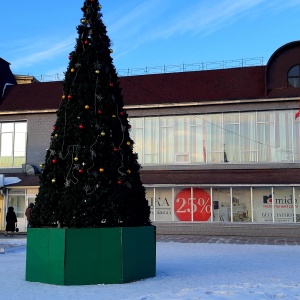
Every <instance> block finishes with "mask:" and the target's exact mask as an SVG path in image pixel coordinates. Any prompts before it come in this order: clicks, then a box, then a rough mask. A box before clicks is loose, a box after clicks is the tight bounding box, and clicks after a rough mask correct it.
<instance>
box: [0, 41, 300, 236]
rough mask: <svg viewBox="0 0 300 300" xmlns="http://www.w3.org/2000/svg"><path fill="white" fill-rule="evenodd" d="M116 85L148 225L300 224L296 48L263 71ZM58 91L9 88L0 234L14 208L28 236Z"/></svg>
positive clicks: (299, 60) (0, 160)
mask: <svg viewBox="0 0 300 300" xmlns="http://www.w3.org/2000/svg"><path fill="white" fill-rule="evenodd" d="M7 66H8V65H7ZM120 83H121V86H122V89H123V95H124V102H125V109H126V110H127V112H128V114H129V117H130V124H131V126H132V130H131V135H132V138H133V140H134V141H135V148H134V150H135V151H136V152H137V153H138V157H139V162H140V163H141V165H142V169H141V179H142V181H143V183H144V185H145V187H146V191H147V199H148V202H149V205H150V206H151V219H152V220H153V221H159V222H243V223H244V222H250V223H278V222H280V223H282V222H285V223H297V222H300V207H299V202H300V170H299V166H300V139H299V133H300V117H299V118H298V117H297V116H298V115H297V113H298V111H299V100H300V98H299V97H300V41H295V42H291V43H289V44H286V45H283V46H282V47H280V48H279V49H277V50H276V51H275V52H274V54H273V55H272V56H271V57H270V59H269V61H268V63H267V64H266V65H261V66H248V67H240V68H227V69H218V70H203V71H194V72H180V73H164V74H153V75H138V76H125V77H120ZM61 93H62V82H59V81H57V82H43V83H41V82H33V83H30V84H14V85H8V86H7V87H6V89H5V91H4V93H3V96H2V100H1V104H0V126H1V131H0V134H1V140H0V167H1V172H0V173H2V174H3V175H4V177H5V178H6V179H7V181H6V183H7V184H3V187H2V188H1V195H2V198H0V199H2V200H0V209H1V218H2V219H0V222H1V223H0V224H1V226H2V228H3V227H4V225H5V220H4V216H5V212H6V210H7V207H8V206H14V207H15V210H16V212H17V216H18V219H19V224H18V225H19V227H20V228H21V229H22V230H26V222H25V218H24V211H25V208H26V206H27V205H28V204H29V203H30V202H34V198H35V195H36V193H37V192H38V172H39V171H40V166H42V164H43V160H44V155H45V153H46V149H47V147H48V145H49V142H50V134H51V132H52V127H53V124H54V122H55V120H56V110H57V108H58V107H59V103H60V101H62V100H61ZM8 145H9V146H8ZM15 178H18V179H19V180H15ZM16 181H17V182H16Z"/></svg>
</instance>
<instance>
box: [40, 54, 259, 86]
mask: <svg viewBox="0 0 300 300" xmlns="http://www.w3.org/2000/svg"><path fill="white" fill-rule="evenodd" d="M253 66H263V57H254V58H241V59H233V60H222V61H214V62H202V63H191V64H180V65H163V66H156V67H144V68H128V69H117V72H118V75H119V76H120V77H125V76H135V75H149V74H163V73H177V72H192V71H207V70H218V69H229V68H244V67H253ZM34 77H35V78H36V79H37V80H38V81H41V82H45V81H62V80H64V74H53V75H40V76H34Z"/></svg>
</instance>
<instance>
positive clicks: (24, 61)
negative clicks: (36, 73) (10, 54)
mask: <svg viewBox="0 0 300 300" xmlns="http://www.w3.org/2000/svg"><path fill="white" fill-rule="evenodd" d="M74 44H75V42H74V38H69V39H67V40H65V41H63V42H57V43H52V42H51V43H49V42H48V43H47V45H45V44H44V45H43V49H39V48H40V45H37V44H36V45H30V46H25V47H23V48H20V49H18V52H20V53H22V52H25V54H24V55H22V57H21V58H19V59H16V60H13V61H10V63H11V64H12V66H13V68H14V69H22V68H24V67H29V66H33V65H35V64H40V63H42V62H43V61H47V60H51V59H53V58H55V57H56V56H58V55H60V54H61V53H66V51H67V50H68V49H70V47H71V46H72V45H74ZM26 53H30V54H28V55H27V54H26Z"/></svg>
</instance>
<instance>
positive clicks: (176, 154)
mask: <svg viewBox="0 0 300 300" xmlns="http://www.w3.org/2000/svg"><path fill="white" fill-rule="evenodd" d="M295 113H296V111H295V110H278V111H260V112H240V113H224V114H223V113H220V114H206V115H193V116H190V115H189V116H160V117H144V118H132V119H130V122H131V125H132V131H131V137H132V139H133V140H134V142H135V148H134V150H135V151H136V152H137V154H138V158H139V162H140V163H141V164H145V165H153V164H201V163H240V162H247V163H256V162H281V161H299V160H300V139H299V138H298V137H299V135H300V118H298V119H296V120H295V117H294V116H295Z"/></svg>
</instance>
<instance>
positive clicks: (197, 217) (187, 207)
mask: <svg viewBox="0 0 300 300" xmlns="http://www.w3.org/2000/svg"><path fill="white" fill-rule="evenodd" d="M174 210H175V214H176V216H177V218H178V219H179V220H180V221H192V220H193V221H207V220H209V218H210V216H211V199H210V195H209V194H208V193H207V192H206V191H205V190H202V189H199V188H194V189H193V195H192V193H191V189H190V188H185V189H182V190H181V191H180V192H179V193H178V194H177V195H176V197H175V201H174ZM192 216H193V218H192Z"/></svg>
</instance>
